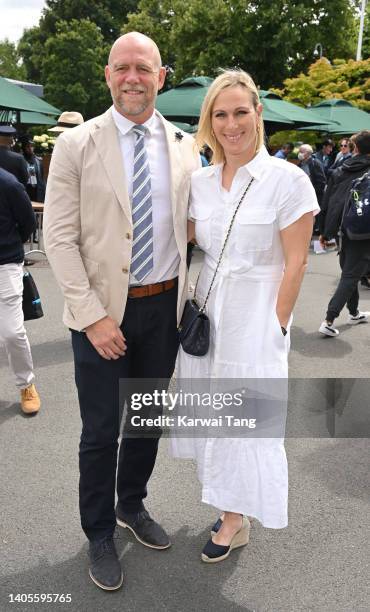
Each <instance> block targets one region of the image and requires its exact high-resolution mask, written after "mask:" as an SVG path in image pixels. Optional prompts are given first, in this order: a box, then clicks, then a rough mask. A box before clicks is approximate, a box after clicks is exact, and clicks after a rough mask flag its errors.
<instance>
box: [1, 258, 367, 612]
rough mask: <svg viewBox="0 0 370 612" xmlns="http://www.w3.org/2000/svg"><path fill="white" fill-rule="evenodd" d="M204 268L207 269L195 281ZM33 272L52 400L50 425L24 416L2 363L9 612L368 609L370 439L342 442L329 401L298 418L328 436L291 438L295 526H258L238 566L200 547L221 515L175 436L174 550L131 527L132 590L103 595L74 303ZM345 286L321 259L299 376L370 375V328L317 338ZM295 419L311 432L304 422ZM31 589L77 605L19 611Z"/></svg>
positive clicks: (359, 412)
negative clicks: (88, 535)
mask: <svg viewBox="0 0 370 612" xmlns="http://www.w3.org/2000/svg"><path fill="white" fill-rule="evenodd" d="M198 258H199V254H196V259H198ZM196 267H197V264H196V263H195V266H194V267H193V272H192V274H194V273H195V271H196ZM32 273H33V274H34V276H35V278H36V280H37V282H38V285H39V289H40V293H41V295H42V299H43V303H44V309H45V317H44V319H42V320H39V321H33V322H30V323H28V324H27V328H28V330H29V337H30V341H31V344H32V350H33V356H34V361H35V366H36V373H37V382H38V388H39V391H40V394H41V397H42V402H43V405H42V410H41V411H40V414H39V415H38V416H37V417H35V418H25V417H23V415H22V414H21V412H20V407H19V404H17V403H16V401H17V393H16V391H15V389H14V387H13V381H12V379H11V376H10V373H9V370H8V368H7V364H6V362H5V359H4V355H3V353H1V355H0V382H1V387H0V388H1V394H0V435H1V442H0V465H1V487H0V508H1V519H0V558H1V562H0V610H1V611H4V612H8V611H10V610H22V611H26V610H37V611H38V610H59V609H61V610H62V609H63V610H71V611H73V612H75V611H76V612H88V611H91V612H95V611H99V612H100V611H103V610H108V611H112V612H114V611H117V612H118V611H119V612H123V611H124V612H139V611H140V612H149V611H153V612H159V611H161V610H164V611H168V612H175V611H176V612H188V611H189V612H190V611H194V610H195V611H196V612H200V611H207V612H209V611H212V612H213V611H217V612H218V611H220V612H223V611H226V612H238V611H240V612H241V611H248V610H256V611H258V612H298V611H304V612H306V611H319V612H352V611H356V612H361V611H368V610H369V601H370V593H369V583H368V576H369V574H370V572H369V559H370V554H369V553H370V551H369V532H368V528H369V473H370V472H369V442H368V440H367V439H365V438H359V437H357V438H345V437H340V438H331V437H330V436H329V434H328V416H327V415H328V413H330V414H331V416H330V419H331V421H330V423H329V430H330V427H332V426H333V422H332V419H333V412H332V411H331V412H330V411H327V410H326V407H325V403H323V402H322V396H321V395H320V394H319V396H320V397H319V396H318V397H319V399H318V401H317V403H315V402H314V403H313V404H312V402H311V404H310V406H309V407H308V409H307V410H308V412H307V411H306V413H303V412H302V410H301V407H297V410H298V409H300V410H301V414H302V419H304V418H306V417H307V423H311V422H314V423H315V425H317V424H319V426H320V432H321V434H322V435H324V434H323V433H322V432H324V433H325V432H326V433H325V435H326V436H327V437H320V438H318V437H317V438H314V437H310V438H308V437H296V438H288V439H287V442H286V447H287V452H288V459H289V470H290V472H289V473H290V505H289V519H290V523H289V527H288V528H287V529H285V530H281V531H274V530H268V529H263V528H262V527H261V526H260V525H259V524H257V523H256V522H255V523H254V526H253V530H252V535H251V541H250V544H249V545H248V546H247V547H245V548H244V549H242V550H240V551H239V552H236V553H235V554H233V555H232V556H231V557H230V558H229V559H228V560H227V561H226V562H225V563H222V564H219V565H216V566H207V565H205V564H202V563H201V561H200V559H199V555H200V550H201V548H202V546H203V544H204V543H205V541H206V540H207V539H208V534H209V527H210V525H211V523H212V521H213V520H214V519H215V518H216V516H217V512H216V511H215V510H214V509H212V508H209V507H207V506H204V505H202V504H201V503H200V502H199V499H200V498H199V491H200V489H199V485H198V482H197V479H196V474H195V469H194V465H193V464H192V463H191V462H183V461H178V460H173V459H171V458H169V456H168V452H167V441H166V440H163V441H162V442H161V448H160V453H159V456H158V460H157V464H156V468H155V472H154V474H153V477H152V479H151V481H150V488H149V497H148V504H147V505H148V508H149V510H150V511H151V512H152V514H153V515H154V516H155V517H158V518H160V519H161V521H162V522H163V525H164V526H165V527H166V529H167V530H168V532H169V533H170V535H171V539H172V541H173V547H172V548H171V549H169V550H167V551H163V552H157V551H152V550H148V549H145V548H144V547H142V546H141V545H140V544H138V543H136V541H135V542H134V541H133V539H132V538H131V537H130V536H129V534H127V533H126V532H125V531H122V532H121V533H120V539H119V541H118V548H119V551H120V554H121V557H122V562H123V566H124V572H125V585H124V587H123V588H122V590H121V591H119V592H116V593H103V592H101V591H100V590H99V589H97V588H96V587H95V586H94V585H93V583H92V582H91V581H90V580H89V578H88V574H87V568H88V564H87V556H86V553H87V544H86V541H85V539H84V535H83V533H82V532H81V529H80V526H79V518H78V499H77V487H78V466H77V446H78V439H79V430H80V420H79V413H78V404H77V397H76V392H75V388H74V383H73V363H72V353H71V348H70V342H69V333H68V331H67V330H66V329H65V328H64V327H63V325H62V323H61V313H62V300H61V296H60V293H59V290H58V288H57V287H56V284H55V281H54V279H53V276H52V273H51V271H50V269H49V268H48V267H45V266H33V268H32ZM337 277H338V270H337V261H336V256H335V254H334V253H331V254H327V255H316V256H315V255H311V256H310V263H309V270H308V273H307V275H306V278H305V281H304V287H303V290H302V292H301V296H300V300H299V303H298V305H297V308H296V311H295V321H294V326H293V330H292V351H291V359H290V362H291V366H290V372H291V376H292V377H294V378H301V379H302V378H304V379H314V378H315V377H320V378H321V377H339V378H345V377H351V378H354V377H356V376H357V377H363V378H367V377H368V376H369V365H370V351H369V346H370V325H362V326H358V327H355V328H352V327H350V326H347V325H345V314H343V315H342V317H341V318H340V320H339V326H340V327H339V329H340V330H341V335H340V336H339V338H337V339H335V340H333V339H325V338H321V337H319V335H318V333H317V328H318V326H319V324H320V322H321V320H322V319H323V316H324V313H325V307H326V304H327V301H328V299H329V297H330V295H331V293H332V291H333V290H334V288H335V285H336V282H337ZM362 297H363V300H362V308H363V309H369V310H370V292H367V293H366V292H363V293H362ZM350 382H351V381H350ZM365 382H366V381H365ZM352 383H353V386H354V387H353V386H351V387H348V383H346V381H343V384H344V386H345V385H347V387H346V386H345V389H346V393H345V394H344V395H345V398H344V399H346V397H347V395H348V394H349V393H350V392H352V393H353V392H355V391H356V389H357V387H356V385H360V384H361V381H352ZM310 384H313V382H312V381H311V383H310ZM325 384H326V383H325ZM333 393H334V400H335V397H336V395H335V394H338V393H339V395H340V398H341V399H340V402H335V401H333V402H332V403H333V405H337V403H339V404H340V407H341V411H339V412H338V414H337V413H335V414H334V420H335V428H336V431H337V435H344V434H345V432H346V428H347V430H348V428H350V427H352V429H353V430H354V431H355V430H356V432H357V433H356V435H362V434H361V432H362V431H363V432H366V428H367V430H368V417H367V410H368V408H367V407H368V400H364V402H363V403H361V402H358V404H360V405H358V404H357V405H356V402H355V403H354V404H353V405H352V414H351V415H350V416H351V419H352V420H351V421H350V420H349V419H348V418H347V419H346V418H345V417H346V416H347V417H348V407H347V405H346V404H345V401H344V400H343V393H342V394H341V393H340V390H339V391H338V389H336V390H334V392H333ZM358 393H361V391H357V396H358ZM367 397H368V396H367ZM329 404H330V402H329ZM329 407H330V405H329ZM307 415H308V416H307ZM291 416H292V418H294V417H295V418H296V422H297V414H295V415H294V414H293V415H291ZM352 417H353V418H352ZM330 419H329V420H330ZM325 427H326V429H325ZM353 435H355V434H353ZM363 435H366V434H365V433H364V434H363ZM21 593H23V594H32V593H39V594H40V593H51V594H53V593H57V594H62V593H64V594H67V593H70V594H71V598H72V602H71V603H69V604H68V603H64V604H57V603H39V604H27V603H9V595H10V594H13V595H16V594H21Z"/></svg>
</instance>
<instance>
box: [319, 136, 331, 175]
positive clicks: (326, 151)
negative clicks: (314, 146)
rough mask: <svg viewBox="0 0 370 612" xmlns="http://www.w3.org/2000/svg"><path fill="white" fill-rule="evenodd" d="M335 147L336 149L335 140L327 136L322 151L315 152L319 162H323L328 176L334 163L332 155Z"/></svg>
mask: <svg viewBox="0 0 370 612" xmlns="http://www.w3.org/2000/svg"><path fill="white" fill-rule="evenodd" d="M333 149H334V142H333V141H332V140H331V139H330V138H327V139H326V140H324V142H323V143H322V146H321V149H320V151H318V152H317V153H315V159H318V160H319V162H321V164H322V166H323V169H324V172H325V175H326V177H328V175H329V169H330V167H331V165H332V164H333V157H332V153H333Z"/></svg>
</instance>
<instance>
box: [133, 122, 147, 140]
mask: <svg viewBox="0 0 370 612" xmlns="http://www.w3.org/2000/svg"><path fill="white" fill-rule="evenodd" d="M132 131H133V132H134V133H135V134H136V136H138V137H140V136H145V134H146V133H147V131H148V128H146V127H145V125H141V124H138V125H134V126H133V127H132Z"/></svg>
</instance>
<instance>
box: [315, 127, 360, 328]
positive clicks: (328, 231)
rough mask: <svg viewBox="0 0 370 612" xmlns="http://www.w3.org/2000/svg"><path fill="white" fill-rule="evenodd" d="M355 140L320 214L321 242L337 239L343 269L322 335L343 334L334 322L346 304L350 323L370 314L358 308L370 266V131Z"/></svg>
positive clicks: (357, 322)
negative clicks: (361, 281) (359, 285)
mask: <svg viewBox="0 0 370 612" xmlns="http://www.w3.org/2000/svg"><path fill="white" fill-rule="evenodd" d="M351 140H352V142H353V144H354V151H353V156H352V157H351V158H350V159H347V160H346V161H345V162H343V164H342V166H341V167H340V168H338V169H337V170H335V171H334V172H333V174H332V176H331V178H330V180H329V182H328V186H327V189H326V192H325V195H324V200H323V203H322V208H321V214H320V242H321V244H322V246H323V247H324V248H325V246H326V244H327V243H328V242H329V241H330V240H331V239H333V238H335V239H336V241H337V243H339V245H340V247H339V263H340V267H341V269H342V274H341V278H340V281H339V284H338V287H337V289H336V291H335V293H334V295H333V297H332V298H331V300H330V302H329V304H328V309H327V313H326V318H325V320H324V321H323V322H322V323H321V325H320V327H319V332H320V333H321V334H323V335H325V336H330V337H335V336H338V334H339V330H338V329H336V328H335V327H334V325H333V323H334V320H335V319H336V318H337V317H339V314H340V313H341V311H342V309H343V308H344V306H345V305H346V306H347V308H348V310H349V317H348V323H349V324H350V325H357V324H359V323H365V322H367V320H368V318H369V317H370V312H361V311H360V310H359V309H358V302H359V292H358V283H359V280H360V279H361V278H362V277H363V276H364V275H366V273H367V271H368V269H369V265H370V131H369V130H363V131H361V132H358V133H357V134H355V135H354V136H352V138H351ZM339 235H340V240H339V239H338V236H339Z"/></svg>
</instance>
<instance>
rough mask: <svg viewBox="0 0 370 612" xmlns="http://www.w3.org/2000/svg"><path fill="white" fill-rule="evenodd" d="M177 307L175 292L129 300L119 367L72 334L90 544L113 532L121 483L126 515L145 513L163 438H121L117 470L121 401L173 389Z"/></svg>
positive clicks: (82, 491)
mask: <svg viewBox="0 0 370 612" xmlns="http://www.w3.org/2000/svg"><path fill="white" fill-rule="evenodd" d="M176 304H177V284H176V286H175V287H174V288H173V289H170V290H169V291H165V292H163V293H161V294H159V295H155V296H150V297H143V298H129V299H128V301H127V306H126V310H125V314H124V319H123V322H122V324H121V330H122V333H123V335H124V337H125V339H126V344H127V351H126V354H125V355H124V356H123V357H120V358H119V359H117V360H110V361H108V360H106V359H103V358H102V357H100V355H99V354H98V353H97V351H96V350H95V349H94V347H93V346H92V344H91V343H90V341H89V340H88V338H87V336H86V334H85V333H83V332H77V331H73V330H72V347H73V353H74V360H75V380H76V385H77V390H78V397H79V402H80V412H81V419H82V433H81V440H80V452H79V465H80V485H79V495H80V515H81V525H82V528H83V530H84V531H85V533H86V535H87V537H88V539H89V540H98V539H100V538H103V537H105V536H107V535H112V534H113V532H114V529H115V525H116V518H115V509H114V507H115V490H116V480H117V496H118V503H119V505H120V508H122V510H123V511H125V512H139V511H140V510H142V509H143V507H144V506H143V499H144V498H145V497H146V495H147V488H146V486H147V482H148V480H149V478H150V476H151V473H152V471H153V468H154V464H155V460H156V455H157V450H158V442H159V436H160V431H158V430H157V432H156V433H155V434H153V435H150V436H148V437H142V438H141V437H138V435H136V436H135V437H130V436H127V435H126V434H125V431H123V433H122V439H121V444H120V450H119V456H118V466H117V454H118V439H119V436H120V428H121V417H122V407H123V403H124V401H123V399H124V397H126V400H129V396H130V394H131V393H132V392H142V391H145V392H148V391H149V392H150V390H154V389H155V388H157V387H158V385H159V386H160V388H161V389H163V388H165V387H166V385H168V382H169V379H170V378H171V376H172V374H173V370H174V366H175V361H176V355H177V351H178V346H179V341H178V332H177V321H176ZM158 381H159V382H158ZM148 410H149V409H148ZM136 414H138V413H136ZM140 414H141V415H142V414H143V413H141V412H140ZM144 415H145V414H144ZM128 417H129V414H128ZM126 429H129V428H126Z"/></svg>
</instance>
